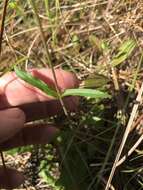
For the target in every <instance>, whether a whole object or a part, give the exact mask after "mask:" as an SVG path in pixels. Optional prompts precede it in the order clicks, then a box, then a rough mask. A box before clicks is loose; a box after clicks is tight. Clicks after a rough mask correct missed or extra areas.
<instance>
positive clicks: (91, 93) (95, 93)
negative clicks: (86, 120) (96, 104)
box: [62, 89, 111, 99]
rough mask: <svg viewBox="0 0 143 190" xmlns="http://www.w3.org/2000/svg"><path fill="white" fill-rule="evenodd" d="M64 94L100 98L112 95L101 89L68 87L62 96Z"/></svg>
mask: <svg viewBox="0 0 143 190" xmlns="http://www.w3.org/2000/svg"><path fill="white" fill-rule="evenodd" d="M64 96H84V97H90V98H98V99H104V98H110V97H111V96H110V95H109V94H108V93H106V92H101V91H99V90H93V89H67V90H65V91H64V93H63V94H62V97H64Z"/></svg>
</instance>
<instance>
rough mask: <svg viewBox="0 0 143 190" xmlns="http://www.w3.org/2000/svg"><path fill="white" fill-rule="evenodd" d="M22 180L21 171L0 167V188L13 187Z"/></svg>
mask: <svg viewBox="0 0 143 190" xmlns="http://www.w3.org/2000/svg"><path fill="white" fill-rule="evenodd" d="M23 182H24V176H23V175H22V173H20V172H18V171H17V170H14V169H10V168H6V169H5V168H3V167H1V168H0V189H15V188H17V187H18V186H19V185H21V184H22V183H23Z"/></svg>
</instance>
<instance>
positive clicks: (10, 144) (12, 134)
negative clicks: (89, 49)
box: [0, 68, 79, 189]
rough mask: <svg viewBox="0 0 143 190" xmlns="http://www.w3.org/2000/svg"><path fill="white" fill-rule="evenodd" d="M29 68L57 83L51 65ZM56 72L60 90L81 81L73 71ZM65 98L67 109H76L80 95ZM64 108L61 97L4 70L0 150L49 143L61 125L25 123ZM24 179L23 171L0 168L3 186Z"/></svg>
mask: <svg viewBox="0 0 143 190" xmlns="http://www.w3.org/2000/svg"><path fill="white" fill-rule="evenodd" d="M29 72H30V73H31V74H32V75H33V76H35V77H37V78H39V79H41V80H43V81H44V82H46V83H47V84H48V85H49V86H50V87H52V88H54V87H55V83H54V78H53V74H52V71H51V70H50V69H45V68H42V69H32V70H30V71H29ZM55 74H56V78H57V84H58V88H59V90H60V91H63V90H65V89H67V88H76V87H78V85H79V81H78V79H77V78H76V77H75V75H74V74H72V73H70V72H67V71H64V70H61V69H56V70H55ZM63 102H64V105H65V107H66V109H67V110H68V111H76V109H77V105H78V98H77V97H65V98H64V99H63ZM62 112H63V109H62V106H61V104H60V102H59V101H58V100H56V99H54V98H53V97H49V96H47V95H45V94H44V93H43V92H41V91H40V90H39V89H37V88H35V87H32V86H31V85H29V84H27V83H25V82H24V81H22V80H20V79H19V78H17V76H16V75H15V73H14V72H10V73H7V74H5V75H4V76H2V77H1V78H0V150H1V151H4V150H8V149H10V148H14V147H19V146H26V145H31V144H46V143H49V142H50V141H51V140H52V139H53V138H54V137H55V136H56V135H57V134H58V132H59V129H58V128H56V127H55V126H53V125H38V126H36V125H26V123H27V122H29V121H34V120H37V119H41V118H46V117H48V116H53V115H58V114H61V113H62ZM23 181H24V177H23V175H22V174H21V173H20V172H18V171H16V170H14V169H11V168H7V169H6V170H5V169H4V168H3V167H1V168H0V188H7V189H12V188H16V187H17V186H19V185H20V184H21V183H23Z"/></svg>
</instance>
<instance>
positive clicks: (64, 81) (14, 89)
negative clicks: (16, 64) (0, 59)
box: [0, 69, 79, 109]
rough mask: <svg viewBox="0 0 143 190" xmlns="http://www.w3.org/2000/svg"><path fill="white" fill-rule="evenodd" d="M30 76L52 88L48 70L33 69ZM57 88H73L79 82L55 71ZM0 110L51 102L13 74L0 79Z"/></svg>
mask: <svg viewBox="0 0 143 190" xmlns="http://www.w3.org/2000/svg"><path fill="white" fill-rule="evenodd" d="M31 74H32V75H33V76H35V77H38V78H40V79H41V80H43V81H44V82H46V83H47V84H49V85H50V86H52V87H53V86H54V78H53V74H52V71H51V70H50V69H39V70H37V69H33V70H31ZM55 74H56V78H57V83H58V88H59V89H60V90H64V89H66V88H75V87H77V86H78V85H79V81H78V80H77V78H76V77H75V75H73V74H72V73H70V72H67V71H63V70H61V69H56V70H55ZM0 91H1V96H0V100H1V101H0V108H1V109H2V108H5V107H10V106H19V105H23V104H28V103H33V102H39V101H40V102H43V101H48V100H51V99H52V97H48V96H47V95H45V94H44V93H42V92H41V91H40V90H39V89H37V88H35V87H32V86H30V85H28V84H27V83H25V82H23V81H21V80H20V79H18V78H17V77H16V75H15V73H14V72H11V73H8V74H6V75H4V76H3V77H2V78H1V79H0Z"/></svg>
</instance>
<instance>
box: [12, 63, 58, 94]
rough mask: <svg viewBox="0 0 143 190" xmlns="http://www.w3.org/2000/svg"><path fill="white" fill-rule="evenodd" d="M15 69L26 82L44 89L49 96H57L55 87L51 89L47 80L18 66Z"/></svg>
mask: <svg viewBox="0 0 143 190" xmlns="http://www.w3.org/2000/svg"><path fill="white" fill-rule="evenodd" d="M14 71H15V73H16V75H17V76H18V77H19V78H20V79H22V80H24V81H25V82H27V83H29V84H31V85H32V86H34V87H36V88H38V89H40V90H41V91H43V92H44V93H46V94H47V95H48V96H52V97H55V98H57V97H58V96H57V92H56V91H55V90H53V89H51V88H50V87H49V86H48V85H47V84H46V83H45V82H43V81H42V80H40V79H38V78H36V77H34V76H32V75H31V74H30V73H27V72H25V71H21V70H19V69H18V68H17V67H15V68H14Z"/></svg>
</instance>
